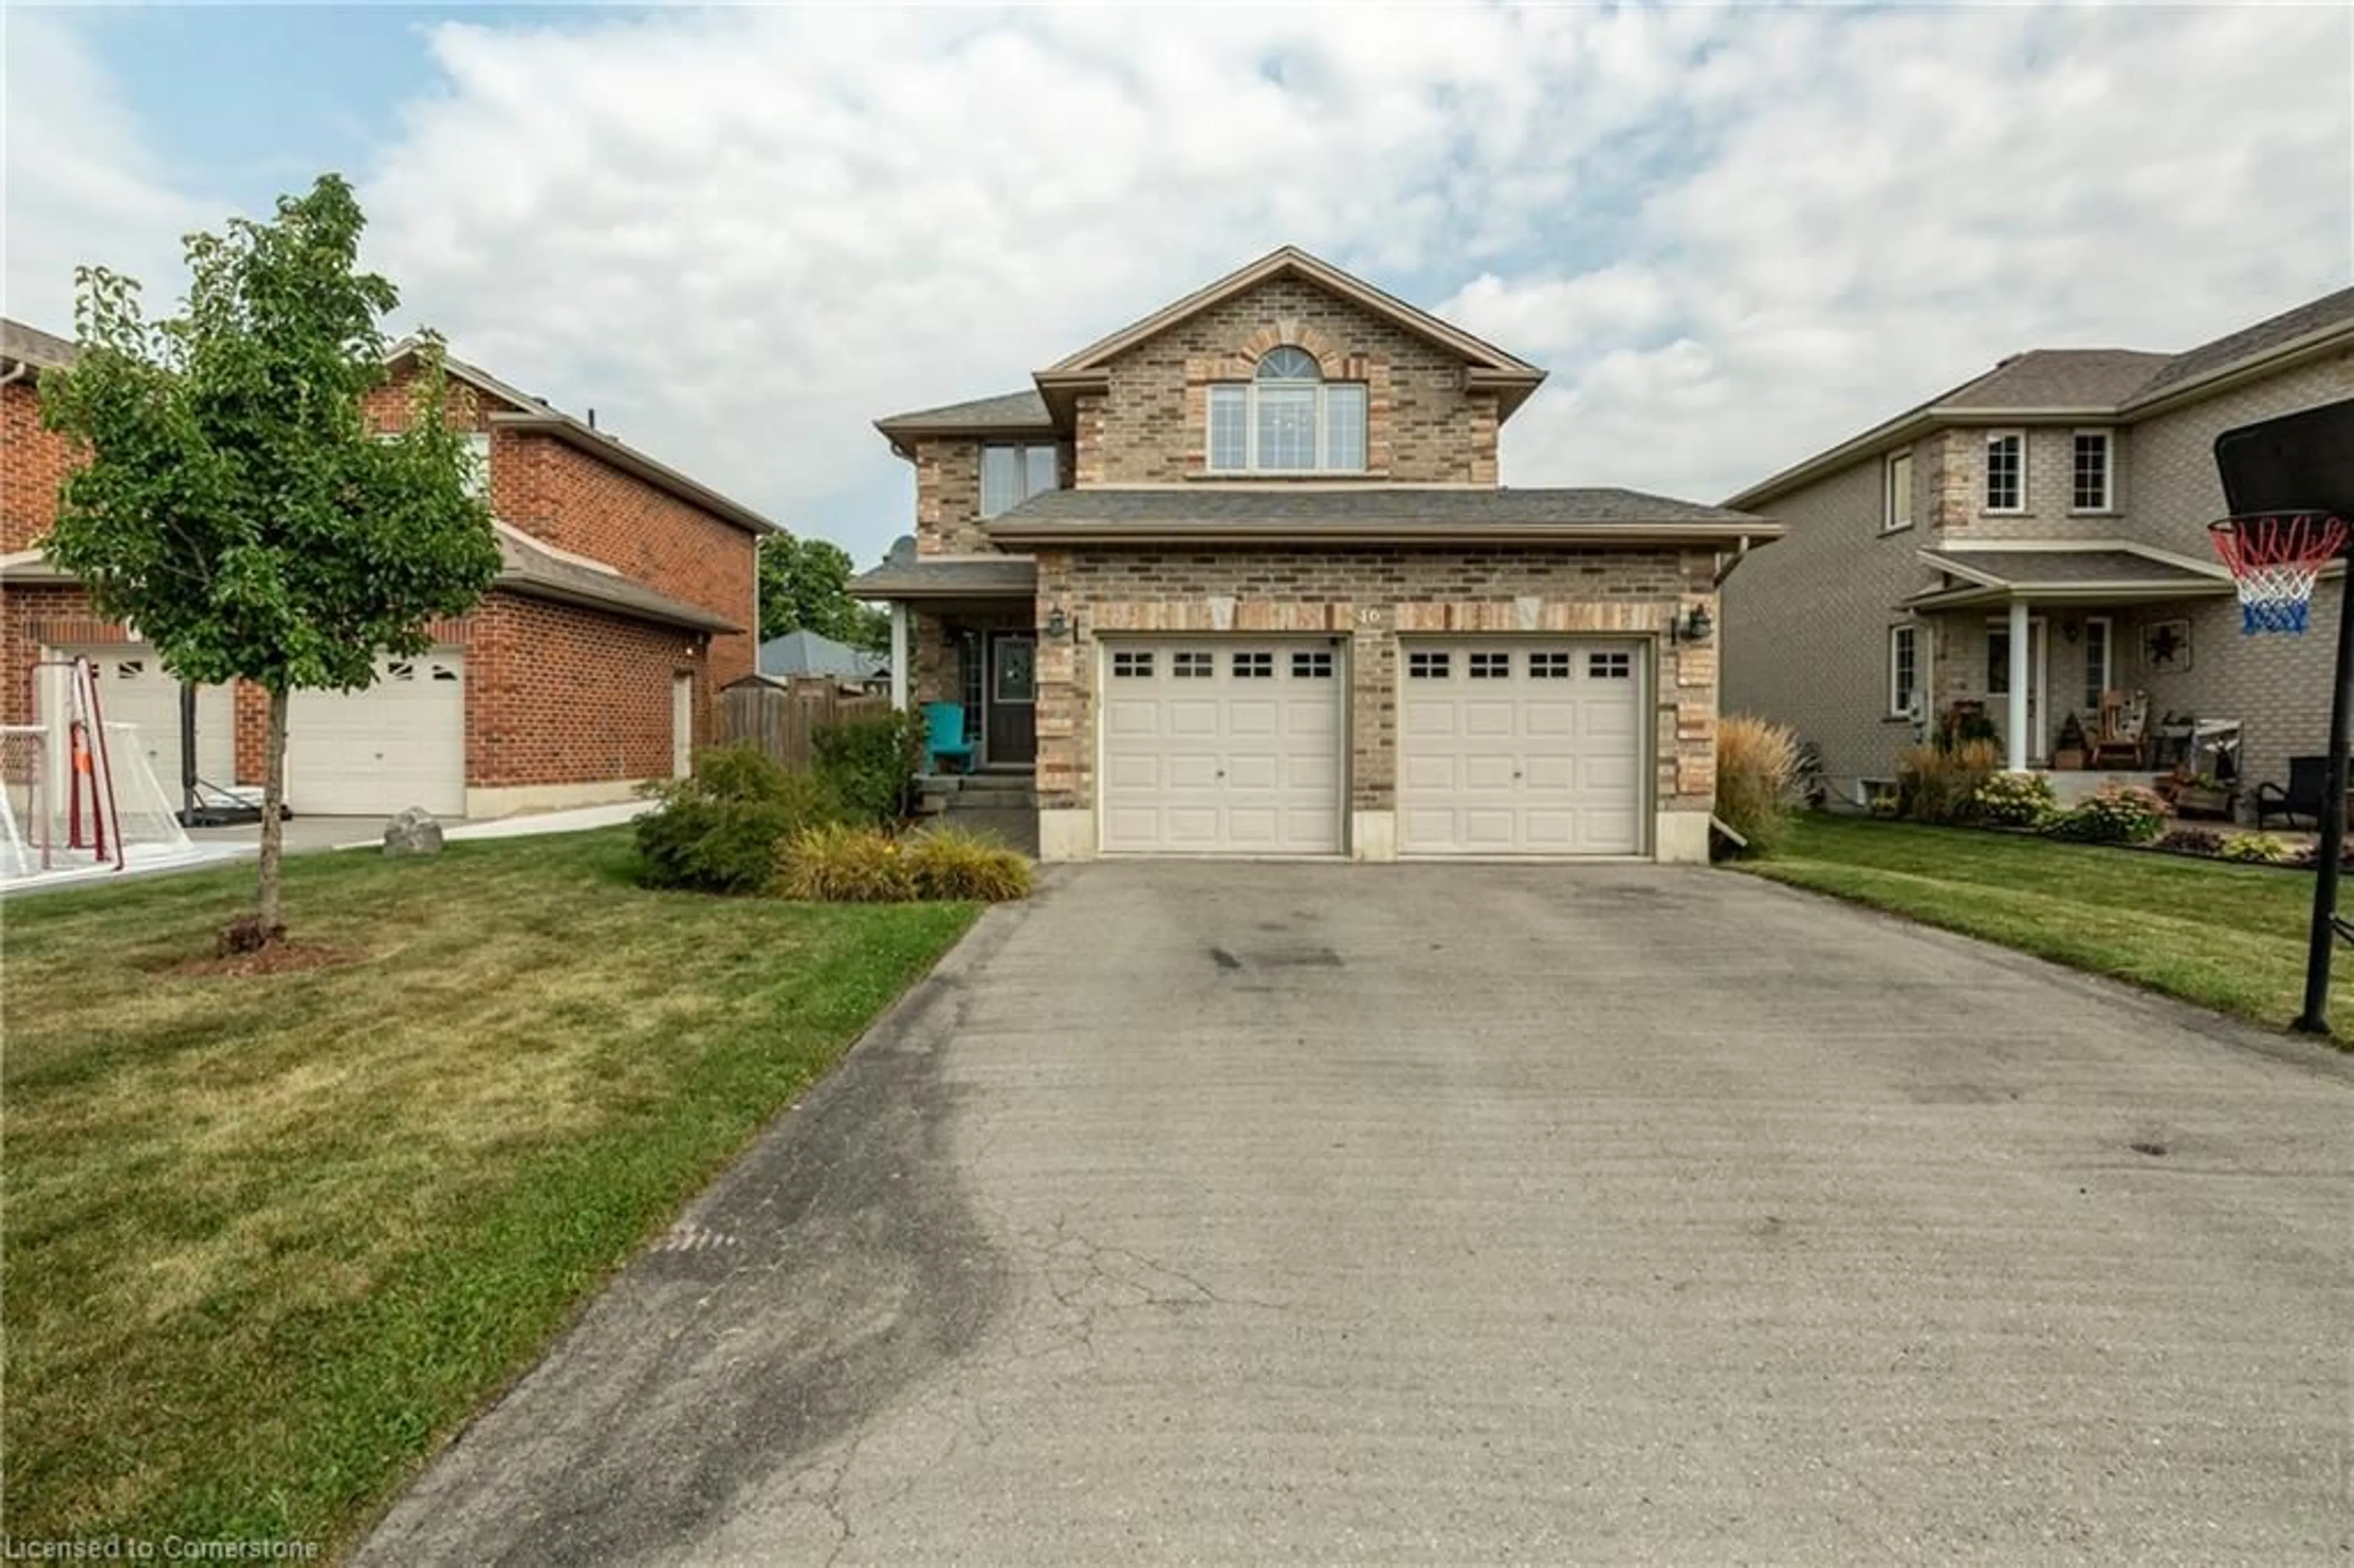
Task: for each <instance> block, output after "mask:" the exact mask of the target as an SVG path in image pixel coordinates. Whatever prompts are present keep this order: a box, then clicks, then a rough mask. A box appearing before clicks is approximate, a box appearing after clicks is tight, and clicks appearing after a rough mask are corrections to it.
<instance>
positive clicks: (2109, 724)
mask: <svg viewBox="0 0 2354 1568" xmlns="http://www.w3.org/2000/svg"><path fill="white" fill-rule="evenodd" d="M2148 734H2149V694H2148V693H2147V692H2135V693H2133V694H2130V695H2128V694H2126V693H2124V692H2103V693H2102V694H2101V719H2100V724H2099V726H2098V727H2097V728H2095V729H2094V731H2093V733H2092V734H2091V735H2090V736H2087V737H2086V739H2085V747H2086V752H2087V756H2086V758H2085V762H2086V765H2087V766H2089V767H2093V768H2098V767H2100V766H2101V761H2102V758H2105V757H2106V756H2108V755H2109V754H2110V753H2112V752H2115V753H2116V754H2118V755H2119V756H2122V757H2123V758H2125V760H2126V765H2127V766H2128V767H2132V768H2139V767H2140V766H2141V765H2142V743H2143V741H2144V739H2145V738H2146V737H2147V736H2148Z"/></svg>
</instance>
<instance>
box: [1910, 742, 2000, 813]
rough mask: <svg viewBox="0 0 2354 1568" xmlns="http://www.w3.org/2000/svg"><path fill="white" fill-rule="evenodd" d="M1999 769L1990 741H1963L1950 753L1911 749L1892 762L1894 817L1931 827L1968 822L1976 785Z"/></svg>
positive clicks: (1937, 750) (1998, 758) (1996, 752)
mask: <svg viewBox="0 0 2354 1568" xmlns="http://www.w3.org/2000/svg"><path fill="white" fill-rule="evenodd" d="M2001 770H2002V755H2001V753H2000V752H1999V751H1998V750H1997V749H1996V747H1995V745H1994V743H1993V742H1992V741H1987V740H1966V741H1962V742H1959V743H1957V744H1956V745H1955V746H1954V747H1952V748H1951V749H1950V750H1948V749H1946V748H1943V747H1935V746H1916V747H1912V748H1910V749H1909V750H1907V751H1906V752H1905V753H1904V754H1903V756H1902V757H1900V758H1897V760H1896V814H1897V815H1898V816H1900V817H1903V818H1905V819H1906V820H1908V821H1915V822H1926V823H1929V824H1930V825H1931V826H1933V827H1948V826H1951V825H1953V824H1954V823H1956V822H1967V821H1970V820H1971V817H1972V813H1973V811H1974V810H1975V808H1974V807H1973V806H1972V805H1971V803H1970V802H1971V799H1972V797H1974V796H1975V795H1977V794H1978V786H1980V785H1981V784H1984V783H1985V782H1986V781H1987V780H1988V779H1991V778H1993V777H1994V776H1995V775H1996V774H1997V773H1999V772H2000V771H2001Z"/></svg>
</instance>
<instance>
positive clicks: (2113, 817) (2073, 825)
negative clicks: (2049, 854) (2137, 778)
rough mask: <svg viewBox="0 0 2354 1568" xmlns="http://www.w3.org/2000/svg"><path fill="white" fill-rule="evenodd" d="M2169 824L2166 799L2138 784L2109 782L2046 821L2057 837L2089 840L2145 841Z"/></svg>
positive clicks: (2051, 832)
mask: <svg viewBox="0 0 2354 1568" xmlns="http://www.w3.org/2000/svg"><path fill="white" fill-rule="evenodd" d="M2165 826H2166V802H2165V801H2163V800H2159V799H2158V797H2157V796H2156V795H2155V794H2153V793H2151V792H2150V791H2149V790H2147V789H2143V788H2141V787H2140V786H2139V785H2137V784H2106V785H2103V786H2102V787H2101V789H2100V790H2099V791H2098V792H2097V793H2095V794H2094V796H2093V797H2092V798H2091V799H2090V800H2086V801H2084V803H2083V804H2082V805H2079V806H2078V807H2077V808H2076V809H2075V810H2073V811H2062V812H2060V813H2059V814H2058V815H2057V816H2054V817H2053V818H2052V820H2051V821H2047V822H2046V823H2044V825H2043V831H2044V832H2046V833H2049V834H2050V835H2051V836H2052V837H2053V838H2055V839H2073V840H2075V841H2076V842H2079V843H2088V844H2143V843H2147V842H2149V841H2150V840H2152V839H2154V838H2156V837H2158V832H2159V830H2160V829H2162V828H2164V827H2165Z"/></svg>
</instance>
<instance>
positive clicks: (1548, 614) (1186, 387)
mask: <svg viewBox="0 0 2354 1568" xmlns="http://www.w3.org/2000/svg"><path fill="white" fill-rule="evenodd" d="M1032 379H1033V383H1034V386H1033V387H1031V388H1025V389H1024V390H1023V391H1020V392H1014V393H1009V394H1006V395H1003V396H1001V397H988V398H982V399H979V400H976V401H972V402H966V403H958V404H953V405H949V406H948V407H944V408H929V409H926V410H923V411H921V412H917V413H912V414H902V415H897V416H895V417H893V418H886V419H883V420H879V421H877V428H878V429H881V430H882V432H883V433H884V435H885V437H886V438H887V439H888V440H890V442H891V445H892V449H893V450H895V451H896V452H897V453H898V454H899V455H900V456H901V457H903V458H906V459H907V461H910V462H911V463H912V464H913V465H914V466H915V470H916V531H915V534H914V535H913V536H912V537H910V538H907V539H903V540H901V541H900V544H899V546H898V547H896V548H895V549H894V551H893V552H892V556H891V558H890V559H889V560H888V561H886V562H885V564H884V565H883V566H882V567H879V568H877V569H876V570H875V571H873V572H870V573H868V574H867V575H866V576H864V577H862V578H860V579H859V580H858V582H857V584H856V585H855V588H856V591H858V592H860V593H861V594H862V595H864V597H867V598H870V599H880V600H884V601H886V602H888V603H889V604H890V605H891V607H892V609H893V624H894V635H895V641H896V643H897V645H898V647H897V656H896V657H895V659H894V661H893V669H894V672H895V675H896V679H897V681H898V683H899V690H898V692H897V696H898V698H899V700H900V701H901V702H903V703H906V702H910V701H913V702H919V703H922V704H925V705H928V706H929V707H930V708H931V710H932V713H933V714H934V715H937V716H938V717H939V718H940V719H941V720H943V721H944V722H945V723H947V724H951V725H960V726H961V727H962V728H963V730H964V731H965V733H966V735H967V736H968V737H969V738H970V740H971V741H972V743H973V745H974V747H975V754H976V758H977V761H978V764H979V766H980V767H981V768H982V769H984V770H991V769H994V770H998V771H1001V772H1008V773H1012V774H1013V775H1014V776H1016V777H1017V778H1019V777H1022V776H1025V775H1026V776H1028V777H1029V778H1031V779H1033V780H1034V799H1035V801H1036V804H1037V807H1038V813H1039V830H1040V832H1039V836H1040V844H1041V848H1042V852H1043V853H1044V855H1045V857H1046V858H1048V859H1058V860H1059V859H1082V858H1087V857H1089V856H1092V855H1096V854H1098V853H1206V854H1278V855H1320V856H1352V857H1354V858H1357V859H1360V860H1388V859H1393V858H1396V857H1399V856H1424V855H1428V856H1445V855H1517V856H1539V857H1552V856H1571V855H1618V856H1642V857H1651V858H1657V859H1659V860H1670V861H1699V860H1704V859H1705V858H1706V856H1707V853H1708V816H1709V811H1710V809H1711V806H1712V802H1713V796H1714V782H1715V781H1714V768H1715V750H1714V748H1715V726H1716V712H1717V700H1716V694H1717V653H1716V648H1715V645H1714V641H1713V636H1712V632H1711V631H1710V630H1709V629H1708V623H1709V621H1710V620H1711V619H1712V617H1713V616H1714V614H1715V612H1716V593H1717V585H1718V582H1719V580H1720V578H1721V577H1722V574H1723V571H1724V570H1725V569H1727V567H1728V564H1729V563H1730V562H1731V561H1733V560H1734V559H1735V558H1737V556H1738V555H1739V554H1740V552H1741V551H1742V550H1743V549H1744V546H1748V545H1757V544H1763V543H1764V542H1765V541H1767V540H1769V539H1771V538H1772V537H1774V536H1775V535H1776V533H1778V531H1779V530H1778V529H1777V528H1776V526H1775V525H1774V524H1770V523H1767V522H1765V520H1763V519H1761V518H1758V517H1755V516H1751V515H1748V514H1744V513H1740V512H1735V511H1729V510H1725V509H1722V508H1716V507H1709V506H1701V505H1695V504H1693V503H1688V502H1680V501H1670V500H1665V499H1662V498H1660V497H1657V496H1650V495H1641V494H1637V493H1631V492H1628V491H1623V490H1513V489H1507V488H1504V487H1502V486H1500V484H1499V482H1498V474H1497V458H1496V452H1497V435H1498V431H1499V429H1500V427H1501V426H1502V424H1503V422H1504V421H1505V420H1506V419H1507V418H1510V417H1511V414H1512V412H1513V410H1514V409H1516V408H1519V407H1520V405H1521V404H1522V402H1523V401H1524V400H1525V399H1526V398H1527V397H1529V395H1530V394H1531V393H1532V392H1533V391H1535V390H1536V388H1537V386H1538V384H1539V383H1540V382H1541V381H1542V380H1543V372H1542V371H1541V370H1538V369H1537V368H1536V367H1534V366H1531V365H1529V364H1527V363H1525V362H1523V361H1522V360H1519V359H1516V358H1514V357H1513V356H1512V355H1510V354H1507V353H1505V352H1504V351H1503V350H1501V349H1499V348H1497V347H1495V346H1494V345H1492V344H1487V343H1483V342H1481V341H1480V340H1479V339H1478V338H1475V337H1472V336H1471V335H1469V334H1466V333H1464V332H1462V331H1460V330H1459V329H1458V328H1455V327H1453V326H1450V325H1448V324H1447V323H1445V322H1442V321H1440V320H1438V319H1437V318H1436V317H1434V316H1431V315H1428V314H1426V313H1424V312H1422V311H1419V310H1417V309H1416V308H1415V307H1413V306H1411V305H1409V304H1406V303H1405V302H1402V301H1399V300H1397V299H1394V298H1393V297H1391V296H1389V295H1387V294H1384V293H1383V292H1382V291H1379V290H1378V289H1375V288H1373V287H1372V286H1371V285H1369V284H1366V283H1364V282H1363V281H1361V280H1358V279H1356V278H1353V277H1351V276H1350V275H1348V274H1347V273H1344V272H1342V271H1341V270H1339V269H1337V268H1334V267H1332V266H1331V265H1329V264H1328V263H1326V262H1323V261H1320V260H1317V259H1316V258H1315V257H1312V256H1310V255H1308V254H1306V253H1305V252H1303V251H1300V250H1298V249H1291V248H1288V247H1287V248H1286V249H1281V250H1278V251H1276V252H1274V253H1273V254H1271V255H1269V256H1267V257H1265V258H1263V259H1261V260H1258V261H1256V262H1253V263H1252V264H1251V265H1249V266H1247V267H1245V268H1243V269H1242V270H1239V271H1236V272H1235V273H1232V274H1230V275H1229V276H1227V277H1225V278H1223V279H1220V280H1219V281H1216V282H1214V283H1212V284H1211V285H1209V286H1208V287H1207V288H1204V289H1203V290H1201V291H1197V292H1195V293H1193V294H1191V295H1188V296H1186V297H1185V298H1184V299H1182V300H1179V301H1177V302H1175V303H1173V304H1172V305H1169V306H1168V307H1166V308H1164V309H1162V310H1160V311H1157V312H1155V313H1153V314H1151V315H1150V316H1147V317H1145V318H1144V319H1143V320H1141V321H1139V322H1137V323H1134V324H1133V325H1130V326H1128V327H1125V328H1123V329H1121V330H1120V331H1119V332H1117V333H1114V334H1111V335H1110V336H1108V337H1106V338H1104V339H1103V340H1101V341H1100V342H1097V343H1096V344H1091V345H1090V346H1088V347H1087V348H1085V349H1082V350H1080V351H1079V352H1078V353H1077V354H1075V355H1071V356H1070V357H1069V358H1067V359H1065V360H1063V361H1062V362H1060V363H1059V364H1056V365H1055V366H1050V367H1048V368H1047V369H1044V370H1041V371H1039V372H1037V373H1036V374H1035V376H1034V377H1033V378H1032ZM933 727H934V733H935V737H936V738H938V732H939V729H940V727H941V726H940V725H938V724H935V726H933Z"/></svg>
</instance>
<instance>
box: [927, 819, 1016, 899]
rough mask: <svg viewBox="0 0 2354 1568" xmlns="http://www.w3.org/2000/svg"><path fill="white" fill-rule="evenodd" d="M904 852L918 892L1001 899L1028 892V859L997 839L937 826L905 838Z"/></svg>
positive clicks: (937, 896)
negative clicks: (905, 847)
mask: <svg viewBox="0 0 2354 1568" xmlns="http://www.w3.org/2000/svg"><path fill="white" fill-rule="evenodd" d="M904 858H905V859H906V861H907V870H908V873H909V874H911V875H913V876H914V877H915V879H916V895H917V897H918V898H944V899H971V900H974V901H975V902H977V903H982V904H1002V903H1003V902H1005V901H1006V900H1008V899H1013V898H1026V897H1028V896H1029V895H1030V862H1029V861H1028V860H1027V859H1025V858H1023V856H1022V855H1021V854H1020V853H1016V852H1015V851H1013V850H1010V849H1007V848H1006V847H1005V846H1004V845H1003V844H1001V843H999V842H997V841H996V840H994V839H991V838H988V837H985V836H983V835H981V834H980V833H971V832H965V831H964V830H963V829H961V828H935V829H933V830H931V831H930V832H926V833H923V834H921V835H919V836H917V837H916V838H912V839H910V840H908V841H907V849H906V853H905V856H904Z"/></svg>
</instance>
